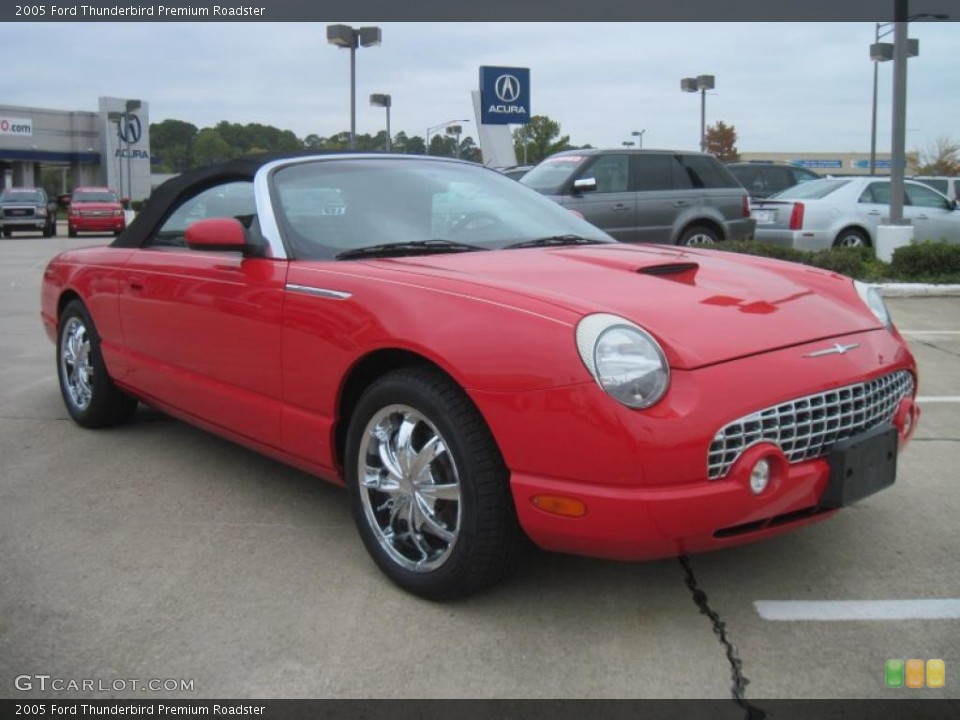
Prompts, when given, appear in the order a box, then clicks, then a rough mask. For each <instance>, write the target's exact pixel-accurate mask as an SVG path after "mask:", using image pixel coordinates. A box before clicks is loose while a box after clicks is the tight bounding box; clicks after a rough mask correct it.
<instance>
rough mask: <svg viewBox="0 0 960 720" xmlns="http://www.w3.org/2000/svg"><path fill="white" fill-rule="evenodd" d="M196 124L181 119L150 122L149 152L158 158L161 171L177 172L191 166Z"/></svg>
mask: <svg viewBox="0 0 960 720" xmlns="http://www.w3.org/2000/svg"><path fill="white" fill-rule="evenodd" d="M197 132H198V130H197V126H196V125H194V124H193V123H188V122H184V121H183V120H173V119H167V120H164V121H163V122H159V123H150V152H151V154H153V155H156V156H157V157H158V158H160V169H161V170H162V171H163V172H172V173H179V172H183V171H184V170H189V169H190V168H191V167H193V142H194V140H195V139H196V137H197Z"/></svg>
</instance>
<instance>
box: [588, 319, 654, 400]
mask: <svg viewBox="0 0 960 720" xmlns="http://www.w3.org/2000/svg"><path fill="white" fill-rule="evenodd" d="M577 349H578V350H579V352H580V357H581V358H582V359H583V363H584V365H586V366H587V369H588V370H589V371H590V374H591V375H593V377H594V378H595V379H596V381H597V382H598V383H599V384H600V387H602V388H603V389H604V391H606V393H607V394H608V395H610V396H611V397H612V398H614V399H615V400H617V401H618V402H621V403H623V404H624V405H626V406H627V407H632V408H648V407H650V406H651V405H653V404H654V403H656V402H657V401H659V400H660V398H662V397H663V395H664V393H666V391H667V388H668V387H669V385H670V368H669V366H668V365H667V360H666V358H665V357H664V354H663V350H662V349H661V348H660V345H659V344H658V343H657V341H656V340H654V339H653V337H652V336H651V335H650V334H649V333H647V332H646V331H645V330H643V329H642V328H641V327H639V326H637V325H635V324H633V323H632V322H630V321H629V320H625V319H624V318H621V317H617V316H616V315H607V314H604V313H600V314H597V315H589V316H587V317H585V318H584V319H583V320H581V321H580V324H579V325H578V326H577Z"/></svg>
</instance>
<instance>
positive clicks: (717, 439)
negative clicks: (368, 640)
mask: <svg viewBox="0 0 960 720" xmlns="http://www.w3.org/2000/svg"><path fill="white" fill-rule="evenodd" d="M42 319H43V324H44V326H45V328H46V331H47V333H48V335H49V336H50V338H51V340H53V341H54V342H55V343H56V347H57V353H56V358H57V368H58V376H59V380H60V387H61V390H62V394H63V398H64V401H65V403H66V407H67V410H68V411H69V413H70V415H71V416H72V417H73V418H74V420H76V422H77V423H79V424H80V425H82V426H85V427H103V426H107V425H113V424H116V423H120V422H123V421H126V420H129V419H130V418H131V416H132V414H133V412H134V409H135V407H136V404H137V402H138V401H145V402H148V403H150V404H151V405H153V406H155V407H159V408H161V409H163V410H165V411H167V412H169V413H170V414H172V415H174V416H176V417H179V418H182V419H184V420H186V421H188V422H191V423H195V424H197V425H199V426H202V427H204V428H207V429H209V430H211V431H213V432H215V433H218V434H220V435H223V436H225V437H228V438H231V439H233V440H235V441H237V442H239V443H242V444H243V445H246V446H249V447H252V448H255V449H257V450H260V451H262V452H264V453H266V454H268V455H270V456H273V457H275V458H279V459H281V460H283V461H285V462H287V463H289V464H291V465H294V466H296V467H299V468H303V469H305V470H307V471H310V472H312V473H315V474H316V475H319V476H321V477H323V478H325V479H327V480H330V481H332V482H335V483H340V484H344V485H346V487H347V490H348V492H349V496H350V500H351V504H352V509H353V513H354V517H355V520H356V524H357V527H358V529H359V532H360V535H361V537H362V539H363V541H364V543H365V545H366V547H367V549H368V551H369V553H370V554H371V556H372V557H373V559H374V560H375V561H376V563H377V564H378V565H379V567H380V568H381V569H382V570H383V571H384V572H385V573H386V574H387V575H388V576H389V577H390V578H391V579H392V580H393V581H394V582H396V583H397V584H398V585H400V586H402V587H404V588H406V589H407V590H409V591H411V592H414V593H417V594H419V595H422V596H425V597H429V598H434V599H449V598H452V597H456V596H460V595H465V594H468V593H471V592H475V591H477V590H480V589H481V588H483V587H486V586H489V585H490V584H492V583H494V582H496V581H497V580H499V579H500V578H501V577H503V576H504V575H505V574H506V573H507V572H508V571H509V570H510V569H511V566H512V564H513V561H514V559H515V557H516V554H517V551H518V550H517V549H518V547H520V545H521V540H522V538H523V535H524V534H525V535H526V536H527V537H529V538H530V539H532V540H533V541H534V542H535V543H536V544H537V545H539V546H541V547H542V548H546V549H549V550H556V551H563V552H570V553H579V554H585V555H593V556H599V557H608V558H619V559H625V560H641V559H646V558H657V557H664V556H671V555H679V554H683V553H689V552H695V551H703V550H712V549H717V548H724V547H729V546H731V545H734V544H737V543H742V542H746V541H750V540H756V539H760V538H765V537H769V536H771V535H775V534H778V533H782V532H785V531H787V530H791V529H794V528H797V527H800V526H802V525H805V524H808V523H811V522H814V521H816V520H821V519H824V518H826V517H828V516H830V515H832V514H833V513H834V512H835V511H836V510H837V509H838V508H841V507H844V506H847V505H850V504H851V503H854V502H857V501H858V500H861V499H862V498H864V497H866V496H868V495H870V494H872V493H874V492H876V491H878V490H881V489H883V488H885V487H887V486H889V485H890V484H891V483H893V482H894V477H895V473H896V462H897V453H898V451H899V450H900V449H902V447H903V446H904V444H905V443H906V441H907V440H908V439H909V438H910V436H911V435H912V433H913V432H914V428H915V427H916V420H917V418H918V415H919V410H918V408H917V406H916V404H915V390H916V366H915V363H914V360H913V357H912V356H911V354H910V351H909V350H908V348H907V345H906V344H905V342H904V341H903V339H902V338H901V336H900V335H899V334H898V332H897V330H896V329H895V327H894V326H893V324H892V322H891V320H890V317H889V315H888V314H887V311H886V308H885V307H884V304H883V301H882V300H881V299H880V297H879V296H878V295H877V293H876V292H875V290H873V289H872V288H869V287H867V286H864V285H862V284H860V283H857V282H854V281H853V280H851V279H849V278H846V277H843V276H840V275H837V274H834V273H829V272H825V271H820V270H815V269H811V268H809V267H801V266H798V265H793V264H789V263H783V262H778V261H774V260H768V259H761V258H751V257H745V256H741V255H733V254H726V253H722V252H718V251H713V250H705V249H697V248H677V247H667V246H655V245H645V246H635V245H627V244H622V243H618V242H615V241H613V240H612V239H611V238H610V237H609V236H607V235H605V234H604V233H603V232H602V231H600V230H598V229H596V228H595V227H593V226H592V225H590V224H588V223H587V222H585V221H583V220H581V219H579V218H577V217H575V216H574V215H573V214H572V213H570V212H568V211H567V210H565V209H563V208H562V207H560V206H559V205H556V204H555V203H553V202H552V201H550V200H549V199H547V198H545V197H543V196H542V195H540V194H539V193H537V192H535V191H534V190H531V189H529V188H525V187H523V186H522V185H521V184H519V183H517V182H515V181H513V180H511V179H509V178H507V177H505V176H504V175H502V174H500V173H498V172H496V171H493V170H489V169H486V168H483V167H480V166H478V165H474V164H469V163H464V162H460V161H455V160H444V159H439V158H423V157H415V156H386V157H384V156H363V155H331V156H312V157H295V158H286V159H267V158H261V159H242V160H234V161H231V162H229V163H227V164H224V165H219V166H216V167H212V168H207V169H204V170H199V171H194V172H192V173H187V174H185V175H183V176H180V177H178V178H175V179H173V180H170V181H168V182H167V183H165V184H164V185H163V186H161V187H160V188H158V189H157V191H156V192H155V194H154V197H153V198H152V199H151V202H150V205H149V206H148V207H147V208H146V209H145V210H144V211H143V212H142V213H141V214H140V215H139V216H138V218H137V219H136V220H135V221H134V222H133V223H131V225H130V227H129V229H128V230H127V232H126V233H124V234H123V235H122V236H121V237H120V238H118V239H117V240H116V241H114V243H113V244H112V245H110V246H109V247H96V248H87V249H83V250H72V251H69V252H65V253H63V254H61V255H59V256H57V257H56V258H54V259H53V260H52V261H51V262H50V264H49V266H48V267H47V268H46V272H45V274H44V281H43V297H42Z"/></svg>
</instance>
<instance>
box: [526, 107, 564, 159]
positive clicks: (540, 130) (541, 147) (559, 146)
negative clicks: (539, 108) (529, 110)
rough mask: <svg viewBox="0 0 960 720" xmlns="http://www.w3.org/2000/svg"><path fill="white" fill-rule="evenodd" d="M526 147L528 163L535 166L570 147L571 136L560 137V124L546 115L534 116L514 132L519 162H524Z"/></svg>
mask: <svg viewBox="0 0 960 720" xmlns="http://www.w3.org/2000/svg"><path fill="white" fill-rule="evenodd" d="M525 145H526V148H527V153H526V158H527V162H528V163H529V164H531V165H534V164H536V163H538V162H540V161H541V160H543V159H544V158H545V157H548V156H550V155H553V154H554V153H557V152H560V151H561V150H566V149H568V148H569V147H570V136H569V135H562V136H561V135H560V123H558V122H557V121H556V120H551V119H550V118H549V117H547V116H546V115H534V116H533V117H531V118H530V122H529V123H527V124H526V125H522V126H521V127H519V128H517V129H516V130H514V131H513V148H514V150H515V151H516V153H517V161H518V162H523V157H524V153H523V149H524V146H525Z"/></svg>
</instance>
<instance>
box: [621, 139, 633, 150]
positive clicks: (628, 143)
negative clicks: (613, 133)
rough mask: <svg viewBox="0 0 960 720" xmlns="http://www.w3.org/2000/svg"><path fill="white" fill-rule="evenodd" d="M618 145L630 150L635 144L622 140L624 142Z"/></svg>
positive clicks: (631, 141)
mask: <svg viewBox="0 0 960 720" xmlns="http://www.w3.org/2000/svg"><path fill="white" fill-rule="evenodd" d="M620 144H621V145H623V146H624V147H626V148H632V147H633V146H634V145H636V143H635V142H633V140H624V141H623V142H622V143H620Z"/></svg>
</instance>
